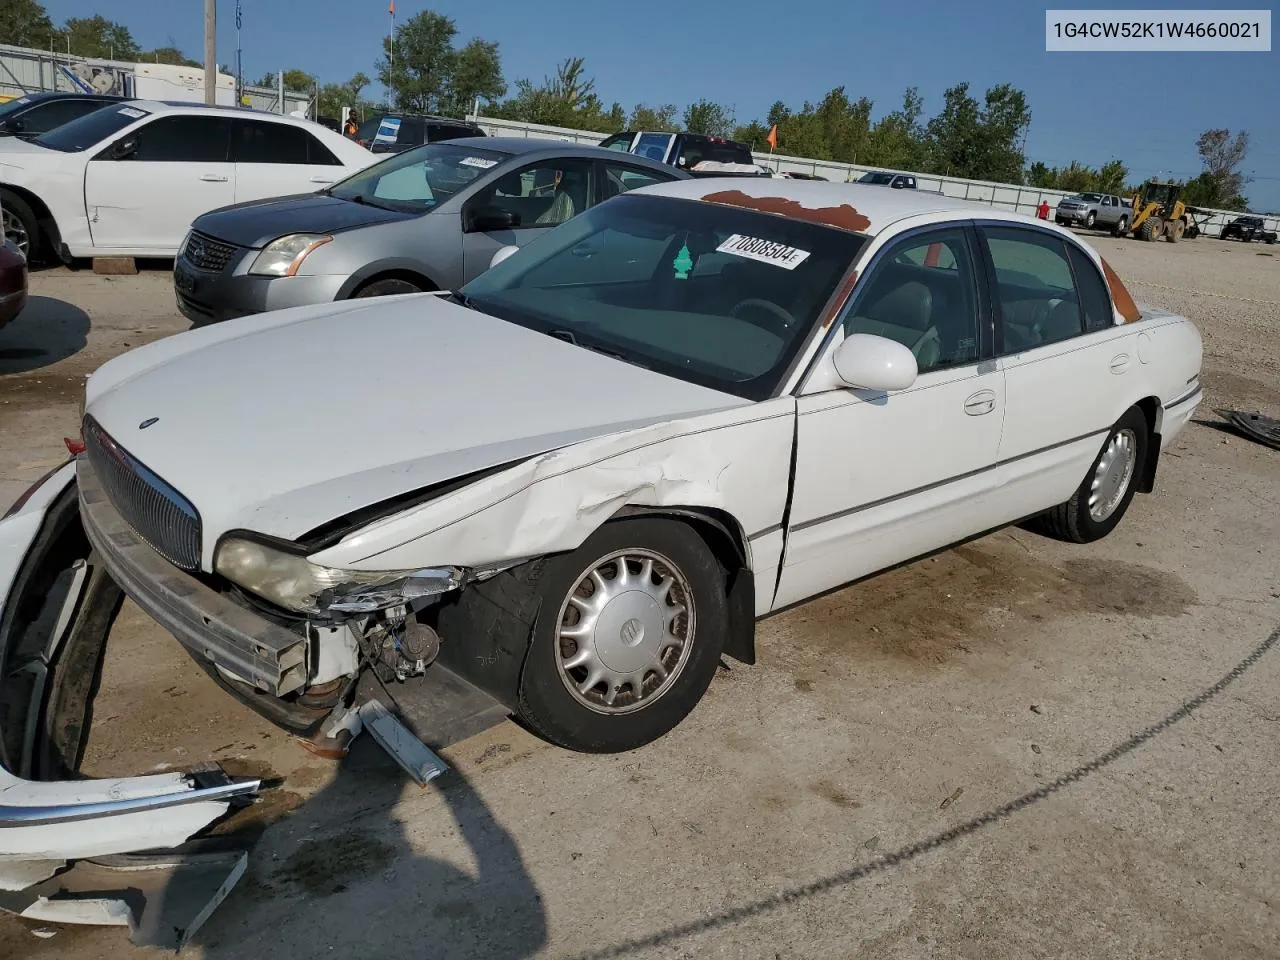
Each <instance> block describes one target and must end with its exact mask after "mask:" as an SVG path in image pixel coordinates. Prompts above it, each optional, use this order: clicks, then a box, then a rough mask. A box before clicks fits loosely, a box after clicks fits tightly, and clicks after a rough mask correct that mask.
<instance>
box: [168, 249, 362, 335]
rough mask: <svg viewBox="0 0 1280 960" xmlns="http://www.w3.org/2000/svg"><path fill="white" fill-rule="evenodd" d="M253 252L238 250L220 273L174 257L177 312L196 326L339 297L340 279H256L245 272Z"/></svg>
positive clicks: (334, 276)
mask: <svg viewBox="0 0 1280 960" xmlns="http://www.w3.org/2000/svg"><path fill="white" fill-rule="evenodd" d="M258 253H259V251H257V250H242V251H240V252H239V253H237V254H236V255H235V256H233V257H232V259H231V261H230V262H229V263H228V264H227V266H226V268H225V269H224V270H221V271H219V272H216V273H215V272H212V271H209V270H201V269H199V268H197V267H195V266H193V265H192V264H191V262H190V261H189V260H187V259H186V257H184V256H182V255H181V254H179V255H178V256H177V257H176V258H175V259H174V261H173V292H174V296H175V297H176V299H177V301H178V309H179V310H180V311H181V312H182V315H183V316H184V317H186V318H187V319H188V320H190V321H192V322H193V323H197V324H205V323H219V322H221V321H223V320H234V319H236V318H237V317H247V316H250V315H251V314H255V313H265V312H266V311H268V310H283V309H286V308H288V307H301V306H307V305H309V304H313V303H332V302H333V301H334V300H336V299H337V298H338V294H339V293H340V292H341V290H342V285H343V284H344V283H345V282H346V281H347V279H348V278H347V277H346V276H345V275H341V274H338V275H334V274H326V275H323V276H296V277H259V276H253V275H251V274H250V273H249V272H248V271H249V268H250V267H251V266H252V265H253V261H254V259H255V258H256V257H257V256H258Z"/></svg>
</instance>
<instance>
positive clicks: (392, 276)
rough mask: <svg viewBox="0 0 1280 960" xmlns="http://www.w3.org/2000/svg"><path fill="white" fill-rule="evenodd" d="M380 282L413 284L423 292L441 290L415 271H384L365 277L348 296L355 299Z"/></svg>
mask: <svg viewBox="0 0 1280 960" xmlns="http://www.w3.org/2000/svg"><path fill="white" fill-rule="evenodd" d="M380 280H403V281H405V282H406V283H412V284H413V285H414V286H415V287H420V288H421V289H423V290H439V289H440V287H439V286H438V285H437V284H435V283H434V282H432V280H431V279H430V278H429V277H424V276H423V275H422V274H420V273H416V272H414V271H413V270H404V269H396V270H382V271H380V272H378V273H375V274H373V275H371V276H368V277H365V278H364V279H363V280H361V281H360V282H359V283H357V284H356V285H355V286H354V287H353V288H352V289H351V292H350V293H348V294H347V296H348V297H354V296H355V295H356V294H357V293H359V292H360V291H361V290H363V289H364V288H365V287H367V286H369V285H370V284H374V283H377V282H378V281H380Z"/></svg>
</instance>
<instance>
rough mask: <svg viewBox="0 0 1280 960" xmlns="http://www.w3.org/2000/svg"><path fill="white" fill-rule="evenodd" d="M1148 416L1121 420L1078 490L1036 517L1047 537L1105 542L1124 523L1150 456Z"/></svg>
mask: <svg viewBox="0 0 1280 960" xmlns="http://www.w3.org/2000/svg"><path fill="white" fill-rule="evenodd" d="M1148 444H1149V433H1148V429H1147V418H1146V416H1144V415H1143V413H1142V411H1141V410H1139V409H1138V408H1137V407H1130V408H1129V409H1128V410H1127V411H1125V414H1124V416H1123V417H1121V418H1120V419H1119V421H1118V422H1117V423H1116V425H1115V426H1113V427H1112V428H1111V432H1110V433H1108V434H1107V440H1106V442H1105V443H1104V444H1103V445H1102V450H1101V451H1100V452H1099V453H1098V455H1097V457H1095V458H1094V461H1093V466H1092V467H1090V468H1089V472H1088V474H1086V475H1085V478H1084V480H1083V481H1081V483H1080V486H1079V487H1077V488H1076V492H1075V493H1073V494H1072V495H1071V499H1070V500H1068V501H1067V502H1066V503H1062V504H1059V505H1058V506H1056V507H1054V508H1053V509H1052V510H1049V511H1047V512H1045V513H1044V514H1042V515H1041V516H1039V517H1037V518H1036V522H1035V524H1034V526H1035V527H1036V528H1037V529H1038V530H1039V531H1040V532H1041V533H1044V534H1047V535H1048V536H1051V537H1054V538H1055V539H1058V540H1066V541H1068V542H1070V543H1091V542H1092V541H1094V540H1101V539H1102V538H1103V537H1105V536H1106V535H1107V534H1109V533H1110V532H1111V531H1112V530H1114V529H1115V527H1116V525H1117V524H1118V523H1119V522H1120V518H1121V517H1123V516H1124V514H1125V511H1126V510H1128V509H1129V503H1130V501H1132V500H1133V495H1134V493H1135V492H1136V491H1137V485H1136V481H1137V479H1138V477H1139V476H1140V475H1141V472H1142V467H1143V464H1144V463H1145V462H1146V458H1147V456H1148V450H1147V447H1148Z"/></svg>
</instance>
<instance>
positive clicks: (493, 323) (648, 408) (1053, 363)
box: [0, 179, 1201, 751]
mask: <svg viewBox="0 0 1280 960" xmlns="http://www.w3.org/2000/svg"><path fill="white" fill-rule="evenodd" d="M495 261H496V262H495V266H493V267H492V268H491V269H490V270H489V271H488V272H487V273H485V274H483V275H481V276H480V277H478V278H477V279H475V280H474V281H472V282H471V283H469V284H467V285H466V286H465V287H463V288H461V289H460V290H457V291H455V292H453V293H451V294H447V295H436V294H422V295H408V296H402V297H391V298H386V299H380V300H376V301H360V302H343V303H336V304H326V305H323V306H308V307H300V308H294V309H289V310H283V311H278V312H274V313H268V314H264V315H259V316H255V317H250V318H245V319H243V320H233V321H229V322H227V323H223V324H219V325H218V326H216V327H211V328H207V329H202V330H196V331H192V332H189V333H184V334H181V335H179V336H175V337H171V338H169V339H166V340H161V341H159V342H156V343H152V344H150V345H148V346H144V347H141V348H139V349H136V350H133V351H131V352H129V353H126V354H124V355H123V356H120V357H118V358H117V359H114V360H112V361H110V362H109V363H107V364H106V365H104V366H103V367H102V368H101V369H100V370H98V371H97V372H96V373H95V374H94V375H93V376H92V377H91V378H90V380H89V383H88V390H87V412H86V416H85V418H84V423H83V429H84V435H83V439H84V443H85V445H86V448H87V449H86V453H85V454H84V455H82V456H80V457H79V458H78V460H77V462H76V466H75V481H74V482H76V483H77V484H78V486H79V498H80V508H81V509H80V515H81V520H82V522H83V525H84V528H85V531H86V532H87V535H88V542H89V543H91V544H92V546H93V548H94V551H95V553H94V556H93V557H91V558H90V564H91V565H92V564H96V563H100V564H102V565H104V566H105V569H106V571H108V572H109V574H110V575H111V577H112V578H113V579H114V580H115V581H116V582H117V583H118V584H119V585H120V586H121V587H122V588H123V589H124V591H125V592H126V593H127V594H129V595H130V596H131V597H132V598H133V599H134V600H135V601H136V602H137V603H138V604H139V605H140V606H141V607H142V608H143V609H144V610H146V611H147V612H148V613H150V615H151V616H153V617H154V618H155V619H156V620H158V621H159V622H160V623H161V624H163V625H164V626H165V627H166V628H167V629H168V630H169V631H170V632H172V633H173V635H174V636H175V637H176V638H177V639H178V641H179V642H181V643H182V644H183V645H184V646H185V647H186V648H187V649H188V650H189V652H190V653H191V654H192V655H193V656H194V657H195V658H196V659H197V660H198V661H199V662H200V663H202V664H203V665H204V666H205V667H206V669H208V670H209V672H210V673H211V674H212V675H213V676H214V677H215V678H216V679H218V680H219V682H221V683H222V684H223V685H224V686H225V687H226V688H227V689H228V690H230V691H232V692H233V693H235V694H237V695H238V696H239V697H241V698H242V699H243V700H245V701H246V702H248V703H250V704H252V705H254V706H255V707H256V708H257V709H259V710H260V711H262V712H263V713H265V714H266V715H268V716H270V717H273V718H274V719H275V720H277V721H278V722H279V723H281V724H282V725H285V726H286V727H289V728H290V729H294V730H297V731H300V732H304V733H310V734H316V735H318V734H317V731H319V732H320V733H323V734H324V735H325V736H329V734H330V733H332V732H333V731H334V730H337V729H340V727H341V718H342V716H344V711H350V710H351V709H353V707H354V706H356V705H358V704H359V703H360V702H361V701H362V699H364V698H368V697H389V698H390V699H391V700H392V701H394V704H395V706H396V708H397V709H398V710H400V712H401V714H402V715H403V716H404V717H405V718H406V720H407V722H409V723H410V726H411V727H413V729H414V730H415V732H417V733H418V734H419V736H421V737H422V738H423V739H425V740H426V741H427V742H428V743H440V742H443V741H444V740H447V739H450V738H454V737H456V736H459V735H463V734H465V733H466V732H469V731H471V730H473V729H476V728H477V726H483V725H485V724H487V723H492V722H496V718H501V717H504V716H507V715H511V714H514V715H515V716H516V717H518V718H519V719H520V720H521V721H522V722H523V723H525V724H526V725H527V726H529V727H530V728H532V729H533V730H535V731H537V732H538V733H540V734H541V735H542V736H544V737H546V738H547V739H549V740H551V741H553V742H555V743H558V744H561V745H563V746H566V747H569V748H572V749H575V750H584V751H621V750H627V749H630V748H634V747H637V746H639V745H641V744H644V743H646V742H649V741H651V740H654V739H655V738H657V737H659V736H661V735H662V734H664V733H665V732H667V731H668V730H670V729H671V728H672V727H673V726H675V725H676V724H677V723H678V722H680V720H681V719H682V718H684V717H685V716H686V715H687V714H688V713H689V712H690V710H692V709H693V707H694V705H695V704H696V703H697V702H698V700H699V698H700V697H701V696H702V695H703V693H704V691H705V690H706V689H707V687H708V685H709V684H710V682H711V679H712V675H713V674H714V672H715V669H716V665H717V663H718V662H719V660H720V658H721V656H722V655H724V654H727V655H728V656H731V657H734V658H736V659H738V660H740V661H744V662H747V663H751V662H754V657H755V653H754V639H753V638H754V624H755V620H756V618H758V617H761V616H763V615H765V614H768V613H770V612H772V611H777V610H779V609H781V608H784V607H786V606H788V605H790V604H795V603H798V602H801V601H803V600H805V599H806V598H808V597H812V596H814V595H815V594H819V593H821V592H823V591H826V590H830V589H831V588H833V587H837V586H839V585H841V584H845V583H849V582H851V581H855V580H857V579H859V578H862V577H865V576H867V575H869V574H872V573H875V572H876V571H878V570H882V569H884V568H887V567H890V566H892V565H895V564H898V563H901V562H903V561H906V560H910V559H911V558H913V557H917V556H920V555H923V554H926V553H928V552H930V551H934V550H936V549H938V548H940V547H944V546H946V545H948V544H952V543H955V542H958V541H960V540H963V539H966V538H970V537H972V536H974V535H976V534H980V533H983V532H985V531H990V530H994V529H997V528H999V527H1001V526H1003V525H1007V524H1013V523H1017V522H1020V521H1025V520H1028V519H1030V518H1035V522H1036V523H1038V525H1039V527H1040V528H1041V529H1042V530H1043V531H1044V532H1045V533H1046V534H1048V535H1050V536H1054V537H1058V538H1061V539H1065V540H1069V541H1074V542H1076V543H1088V542H1090V541H1093V540H1097V539H1098V538H1100V537H1103V536H1106V535H1107V534H1108V533H1110V532H1111V530H1112V529H1113V528H1114V527H1115V526H1116V524H1117V523H1119V522H1120V519H1121V517H1122V516H1123V515H1124V513H1125V511H1126V510H1127V509H1128V508H1129V505H1130V503H1131V501H1132V499H1133V496H1134V494H1135V493H1138V492H1149V491H1150V490H1151V489H1152V488H1153V484H1154V482H1155V477H1156V468H1157V465H1158V463H1159V459H1160V454H1161V452H1162V451H1163V450H1164V449H1166V447H1167V446H1168V445H1169V444H1170V442H1171V441H1172V440H1173V438H1174V437H1175V436H1176V435H1177V434H1178V432H1179V430H1181V429H1182V427H1183V426H1184V424H1185V423H1186V422H1187V420H1188V419H1189V418H1190V416H1191V415H1192V412H1193V411H1194V410H1195V408H1196V406H1197V404H1198V403H1199V402H1200V399H1201V388H1200V383H1199V374H1200V367H1201V339H1200V335H1199V333H1198V332H1197V330H1196V328H1195V327H1194V326H1193V325H1192V324H1191V323H1190V322H1189V321H1188V320H1186V319H1184V318H1182V317H1179V316H1174V315H1172V314H1169V313H1166V312H1163V311H1160V310H1157V309H1153V308H1147V307H1139V306H1137V305H1135V304H1134V302H1133V300H1132V299H1131V298H1130V295H1129V294H1128V292H1127V291H1126V290H1125V287H1124V285H1123V284H1122V283H1121V281H1120V279H1119V278H1118V277H1117V276H1116V274H1115V273H1114V272H1113V271H1112V270H1111V269H1110V267H1108V265H1107V264H1106V263H1105V262H1104V261H1103V260H1102V259H1101V258H1100V257H1099V256H1098V254H1097V253H1096V252H1095V251H1094V250H1093V249H1091V248H1090V247H1089V246H1087V245H1086V244H1084V243H1083V242H1081V241H1080V240H1079V239H1077V238H1076V237H1075V236H1073V235H1072V234H1071V233H1069V232H1067V231H1066V230H1063V229H1061V228H1058V227H1056V226H1054V225H1052V224H1049V223H1045V222H1044V221H1039V220H1035V219H1031V218H1029V217H1025V216H1021V215H1018V214H1014V213H1009V212H1005V211H1000V210H995V209H991V208H988V207H982V206H977V205H973V204H967V203H962V202H959V201H954V200H949V199H947V198H945V197H942V196H939V195H930V194H920V193H918V192H914V191H893V190H883V189H879V188H876V187H871V186H857V185H848V184H836V183H825V182H807V181H791V180H777V179H761V180H758V181H755V180H748V179H732V180H729V179H725V180H691V181H681V182H676V183H671V184H665V185H660V186H653V187H646V188H642V189H638V190H634V191H631V192H630V193H627V194H624V195H622V196H619V197H616V198H614V199H612V200H609V201H607V202H605V203H603V204H601V205H599V206H596V207H593V208H592V209H590V210H588V211H586V212H585V213H583V214H582V215H580V216H578V217H576V218H574V219H573V220H570V221H569V222H567V223H566V224H564V225H562V226H560V227H558V228H556V229H555V230H554V231H551V232H549V233H548V234H546V235H545V236H543V237H541V238H539V239H537V240H535V241H534V242H532V243H530V244H528V245H526V246H524V247H522V248H521V249H520V250H519V251H518V252H516V253H514V255H511V256H509V257H507V258H505V259H502V258H501V257H496V258H495ZM60 482H62V483H64V484H65V483H68V482H70V481H69V480H68V479H67V478H66V477H65V476H64V479H63V480H62V481H60ZM0 529H2V527H0ZM64 559H65V558H64ZM0 587H4V588H5V589H7V585H5V584H0ZM0 595H2V594H0Z"/></svg>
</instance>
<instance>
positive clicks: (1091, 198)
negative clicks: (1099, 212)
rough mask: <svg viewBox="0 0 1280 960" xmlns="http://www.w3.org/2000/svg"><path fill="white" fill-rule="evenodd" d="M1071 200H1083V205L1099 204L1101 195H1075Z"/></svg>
mask: <svg viewBox="0 0 1280 960" xmlns="http://www.w3.org/2000/svg"><path fill="white" fill-rule="evenodd" d="M1072 199H1073V200H1083V201H1084V202H1085V203H1101V202H1102V194H1100V193H1077V194H1076V195H1075V196H1074V197H1073V198H1072Z"/></svg>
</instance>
